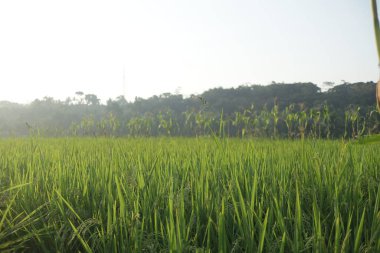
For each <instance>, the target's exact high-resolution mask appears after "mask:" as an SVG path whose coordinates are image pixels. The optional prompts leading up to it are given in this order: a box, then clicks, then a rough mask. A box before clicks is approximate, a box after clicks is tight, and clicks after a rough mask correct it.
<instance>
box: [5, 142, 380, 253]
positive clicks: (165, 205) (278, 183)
mask: <svg viewBox="0 0 380 253" xmlns="http://www.w3.org/2000/svg"><path fill="white" fill-rule="evenodd" d="M379 152H380V146H379V145H377V144H367V145H360V144H357V143H353V142H348V143H345V142H342V141H320V140H305V141H300V140H295V141H291V140H286V141H284V140H277V141H264V140H258V141H254V140H252V139H250V140H238V139H218V138H192V139H179V138H151V139H149V138H145V139H140V138H129V139H122V138H65V139H40V138H36V137H33V138H24V139H6V140H2V141H0V153H1V156H0V200H1V201H0V251H1V252H7V251H10V252H14V251H18V252H22V251H25V252H217V251H218V252H380V188H379V185H380V156H379V155H378V154H379Z"/></svg>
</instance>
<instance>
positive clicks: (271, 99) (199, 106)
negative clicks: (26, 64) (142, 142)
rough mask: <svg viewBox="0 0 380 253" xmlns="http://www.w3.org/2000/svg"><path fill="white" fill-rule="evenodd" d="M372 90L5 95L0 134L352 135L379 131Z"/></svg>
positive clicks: (257, 88) (304, 86)
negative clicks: (131, 97)
mask: <svg viewBox="0 0 380 253" xmlns="http://www.w3.org/2000/svg"><path fill="white" fill-rule="evenodd" d="M328 84H330V85H331V83H328ZM375 89H376V84H375V83H374V82H360V83H347V82H344V83H343V84H340V85H336V86H332V87H330V88H329V89H328V90H326V91H321V88H319V87H318V86H317V85H315V84H313V83H289V84H287V83H272V84H271V85H267V86H261V85H242V86H239V87H237V88H229V89H226V88H214V89H210V90H207V91H205V92H203V93H202V94H199V95H191V96H189V97H186V98H185V97H184V96H183V95H180V94H171V93H164V94H161V95H159V96H152V97H150V98H148V99H143V98H135V101H133V102H128V101H127V100H126V99H125V98H124V97H123V96H119V97H117V98H116V99H108V100H107V102H106V103H105V104H101V103H100V99H99V98H98V97H97V96H96V95H94V94H85V93H83V92H76V93H75V95H74V96H73V97H68V98H67V99H66V100H64V101H60V100H55V99H54V98H52V97H44V98H43V99H36V100H34V101H33V102H32V103H30V104H27V105H21V104H16V103H11V102H6V101H2V102H0V135H1V136H3V137H4V136H27V135H40V136H213V135H216V136H228V137H241V138H246V137H266V138H268V137H269V138H305V137H309V138H342V137H344V138H356V137H358V136H361V135H368V134H373V133H379V131H380V115H379V112H378V111H376V108H375V105H376V99H375V96H374V95H373V94H375Z"/></svg>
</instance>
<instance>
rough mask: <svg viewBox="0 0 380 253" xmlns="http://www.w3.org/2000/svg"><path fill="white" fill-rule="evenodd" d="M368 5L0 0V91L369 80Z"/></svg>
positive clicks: (150, 90) (57, 93)
mask: <svg viewBox="0 0 380 253" xmlns="http://www.w3.org/2000/svg"><path fill="white" fill-rule="evenodd" d="M370 7H371V6H370V0H250V1H248V0H229V1H227V0H215V1H208V0H186V1H185V0H172V1H169V0H151V1H147V0H145V1H144V0H134V1H132V0H129V1H127V0H125V1H121V0H120V1H112V0H107V1H96V0H89V1H82V0H74V1H72V0H65V1H53V0H46V1H40V0H34V1H30V0H24V1H21V0H3V1H0V87H1V91H0V100H10V101H16V102H30V101H32V100H33V99H35V98H42V97H44V96H52V97H54V98H57V99H65V98H66V97H68V96H73V95H74V93H75V92H76V91H83V92H84V93H86V94H87V93H94V94H96V95H98V96H99V97H100V98H102V100H103V102H104V101H105V100H106V99H107V98H109V97H111V98H115V97H117V96H118V95H122V94H123V93H124V92H125V95H126V97H127V99H128V100H133V99H134V97H135V96H139V97H149V96H151V95H154V94H157V95H158V94H161V93H164V92H171V93H175V92H176V91H179V92H180V93H183V94H191V93H200V92H202V91H204V90H207V89H209V88H212V87H218V86H222V87H237V86H239V85H241V84H244V83H255V84H269V83H270V82H271V81H276V82H308V81H310V82H314V83H316V84H319V85H320V84H322V83H323V82H324V81H333V82H336V83H341V80H346V81H348V82H355V81H371V80H372V81H374V80H377V78H378V76H379V74H378V69H377V59H376V57H377V54H376V49H375V44H374V35H373V27H372V16H371V8H370ZM123 69H124V70H125V71H123ZM123 72H125V78H123ZM123 79H125V88H123ZM178 87H181V89H178Z"/></svg>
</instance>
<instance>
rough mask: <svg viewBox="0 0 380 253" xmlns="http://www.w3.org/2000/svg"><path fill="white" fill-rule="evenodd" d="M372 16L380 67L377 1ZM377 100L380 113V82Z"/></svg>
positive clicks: (373, 1) (379, 28) (379, 31)
mask: <svg viewBox="0 0 380 253" xmlns="http://www.w3.org/2000/svg"><path fill="white" fill-rule="evenodd" d="M372 14H373V25H374V28H375V38H376V46H377V54H378V58H379V66H380V25H379V18H378V15H377V1H376V0H372ZM376 100H377V110H378V111H380V80H379V81H378V82H377V85H376Z"/></svg>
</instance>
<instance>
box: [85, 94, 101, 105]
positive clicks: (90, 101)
mask: <svg viewBox="0 0 380 253" xmlns="http://www.w3.org/2000/svg"><path fill="white" fill-rule="evenodd" d="M84 100H85V101H86V104H87V105H99V104H100V103H99V101H100V99H99V98H98V97H97V96H96V95H94V94H86V95H85V96H84Z"/></svg>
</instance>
